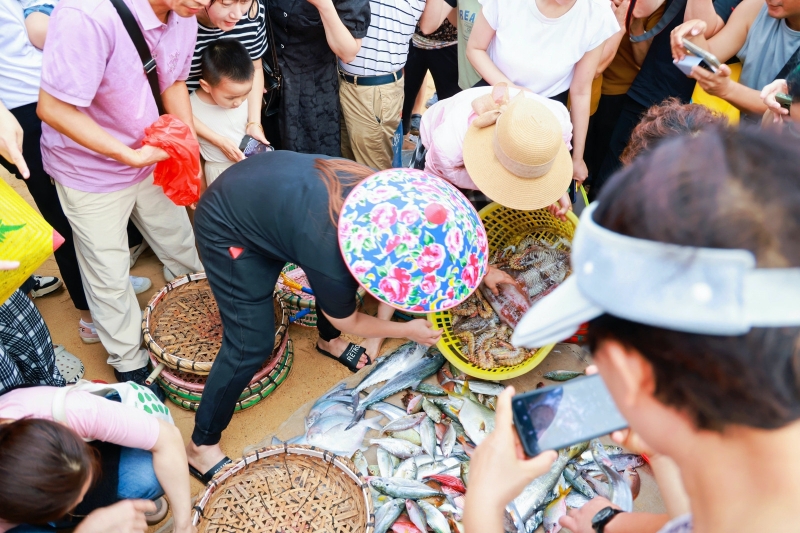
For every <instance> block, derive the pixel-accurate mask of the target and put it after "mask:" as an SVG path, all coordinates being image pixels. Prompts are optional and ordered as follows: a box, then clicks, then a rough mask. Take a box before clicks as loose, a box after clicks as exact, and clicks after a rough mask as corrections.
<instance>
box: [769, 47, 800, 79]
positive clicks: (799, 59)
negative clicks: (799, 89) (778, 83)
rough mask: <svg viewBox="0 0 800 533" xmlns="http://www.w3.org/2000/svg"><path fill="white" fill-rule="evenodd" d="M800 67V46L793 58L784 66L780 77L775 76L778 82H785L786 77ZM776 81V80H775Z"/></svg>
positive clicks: (779, 73) (779, 74)
mask: <svg viewBox="0 0 800 533" xmlns="http://www.w3.org/2000/svg"><path fill="white" fill-rule="evenodd" d="M797 65H800V46H798V47H797V50H795V51H794V53H793V54H792V57H790V58H789V61H787V62H786V64H785V65H784V66H783V68H782V69H781V71H780V72H778V75H777V76H775V79H776V80H785V79H786V76H788V75H789V74H790V73H791V72H792V71H793V70H794V69H795V67H797ZM773 81H774V80H773Z"/></svg>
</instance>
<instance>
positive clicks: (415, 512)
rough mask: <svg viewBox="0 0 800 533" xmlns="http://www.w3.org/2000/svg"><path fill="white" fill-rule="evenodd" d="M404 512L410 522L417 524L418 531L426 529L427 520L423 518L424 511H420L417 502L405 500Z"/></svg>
mask: <svg viewBox="0 0 800 533" xmlns="http://www.w3.org/2000/svg"><path fill="white" fill-rule="evenodd" d="M406 513H408V518H410V519H411V523H412V524H414V525H415V526H417V528H418V529H419V530H420V531H428V521H427V520H426V519H425V513H424V512H422V509H421V508H420V506H419V504H418V503H417V502H415V501H414V500H406Z"/></svg>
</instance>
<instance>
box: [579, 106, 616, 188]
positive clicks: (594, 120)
mask: <svg viewBox="0 0 800 533" xmlns="http://www.w3.org/2000/svg"><path fill="white" fill-rule="evenodd" d="M626 98H627V95H625V94H614V95H611V94H604V95H602V96H600V102H599V103H598V104H597V111H595V113H594V115H592V116H591V117H589V129H588V130H587V132H586V150H585V151H584V155H583V160H584V161H585V162H586V166H587V167H588V168H589V184H591V183H592V179H593V178H594V176H595V175H596V174H597V173H598V172H599V171H600V166H601V165H602V164H603V160H604V159H605V157H606V152H608V145H609V143H610V141H611V135H612V134H613V133H614V128H615V127H616V125H617V120H619V116H620V114H621V113H622V106H623V105H624V104H625V99H626Z"/></svg>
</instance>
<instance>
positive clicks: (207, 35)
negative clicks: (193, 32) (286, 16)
mask: <svg viewBox="0 0 800 533" xmlns="http://www.w3.org/2000/svg"><path fill="white" fill-rule="evenodd" d="M253 1H254V2H256V5H257V6H258V11H257V12H256V14H255V16H254V17H252V18H251V17H250V16H249V13H248V14H245V16H244V17H242V19H241V20H240V21H239V22H237V23H236V26H234V27H233V29H232V30H230V31H227V32H226V31H222V30H221V29H219V28H209V27H206V26H203V25H202V24H200V23H199V22H198V23H197V44H195V46H194V54H192V65H191V68H190V69H189V78H188V79H187V80H186V86H187V87H189V90H190V91H196V90H197V89H199V88H200V59H201V58H202V57H203V52H204V51H205V49H206V48H208V45H210V44H211V43H213V42H214V41H216V40H217V39H235V40H237V41H239V42H240V43H242V44H243V45H244V47H245V48H247V52H248V53H249V54H250V59H252V60H253V61H255V60H257V59H261V57H262V56H263V55H264V53H265V52H266V51H267V16H266V9H264V2H263V0H253Z"/></svg>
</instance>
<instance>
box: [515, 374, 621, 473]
mask: <svg viewBox="0 0 800 533" xmlns="http://www.w3.org/2000/svg"><path fill="white" fill-rule="evenodd" d="M511 405H512V408H513V411H514V425H515V426H516V429H517V434H518V435H519V439H520V441H521V442H522V447H523V448H524V449H525V453H526V454H527V455H528V456H530V457H533V456H535V455H538V454H539V453H541V452H542V451H543V450H558V449H561V448H566V447H568V446H572V445H573V444H577V443H579V442H584V441H587V440H590V439H593V438H595V437H601V436H603V435H607V434H609V433H611V432H612V431H617V430H620V429H624V428H626V427H628V423H627V422H626V421H625V418H623V416H622V415H621V414H620V412H619V411H618V410H617V406H616V405H615V404H614V400H613V399H612V398H611V394H610V393H609V392H608V389H607V388H606V385H605V383H603V379H602V378H601V377H600V375H599V374H595V375H593V376H587V377H584V378H578V379H574V380H572V381H569V382H567V383H564V384H561V385H555V386H552V387H545V388H542V389H537V390H534V391H530V392H526V393H523V394H518V395H516V396H514V399H513V400H512V403H511Z"/></svg>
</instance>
